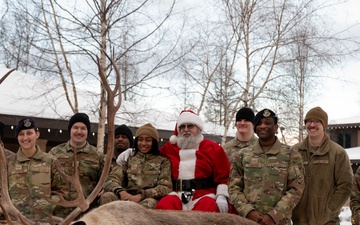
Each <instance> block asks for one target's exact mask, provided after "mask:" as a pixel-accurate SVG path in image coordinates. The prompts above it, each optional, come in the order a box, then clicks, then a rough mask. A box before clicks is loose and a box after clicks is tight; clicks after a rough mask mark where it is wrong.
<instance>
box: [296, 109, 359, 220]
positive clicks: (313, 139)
mask: <svg viewBox="0 0 360 225" xmlns="http://www.w3.org/2000/svg"><path fill="white" fill-rule="evenodd" d="M304 123H305V128H306V132H307V137H306V138H305V139H304V141H302V142H300V143H298V144H296V145H294V147H293V148H294V149H296V150H297V151H298V152H299V153H300V154H301V156H302V159H303V161H304V167H305V190H304V193H303V195H302V197H301V199H300V202H299V204H298V205H297V206H296V207H295V209H294V211H293V216H292V221H293V223H294V224H295V225H303V224H304V225H305V224H316V225H327V224H332V225H333V224H334V225H335V224H340V221H339V214H340V210H341V207H342V206H343V205H344V204H345V203H346V201H347V200H348V199H349V197H350V194H351V186H352V181H353V171H352V168H351V164H350V160H349V157H348V155H347V154H346V151H345V150H344V149H343V148H342V147H341V146H340V145H338V144H337V143H335V142H333V141H332V140H330V137H329V136H328V135H327V134H326V133H325V130H326V128H327V125H328V115H327V113H326V112H325V111H324V110H323V109H322V108H321V107H315V108H312V109H310V110H309V111H308V112H307V113H306V116H305V120H304Z"/></svg>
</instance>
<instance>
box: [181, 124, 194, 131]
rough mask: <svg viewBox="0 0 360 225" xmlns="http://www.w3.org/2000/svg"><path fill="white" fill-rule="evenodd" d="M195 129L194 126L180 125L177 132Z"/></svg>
mask: <svg viewBox="0 0 360 225" xmlns="http://www.w3.org/2000/svg"><path fill="white" fill-rule="evenodd" d="M194 127H195V124H182V125H180V126H179V130H184V129H185V128H188V130H191V129H193V128H194Z"/></svg>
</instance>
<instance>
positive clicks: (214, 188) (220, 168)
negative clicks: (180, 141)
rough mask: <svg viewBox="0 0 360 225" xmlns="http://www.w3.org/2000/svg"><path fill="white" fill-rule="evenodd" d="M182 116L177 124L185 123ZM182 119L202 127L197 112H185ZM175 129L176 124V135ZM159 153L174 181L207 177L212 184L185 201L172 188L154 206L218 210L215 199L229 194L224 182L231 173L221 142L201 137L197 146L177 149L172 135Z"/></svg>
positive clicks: (173, 208)
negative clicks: (167, 162)
mask: <svg viewBox="0 0 360 225" xmlns="http://www.w3.org/2000/svg"><path fill="white" fill-rule="evenodd" d="M181 115H182V114H180V116H179V119H178V123H177V126H178V124H179V125H181V124H183V123H184V121H182V120H181V119H184V118H183V117H181ZM189 116H190V118H189ZM185 122H186V123H192V124H195V125H197V126H198V127H199V128H200V129H201V130H202V128H203V124H202V121H201V120H200V121H199V118H198V116H197V115H196V117H194V118H193V116H192V115H189V114H186V117H185ZM177 131H178V127H177V129H176V130H175V135H177V134H178V132H177ZM160 155H162V156H164V157H167V158H168V159H169V160H170V162H171V175H172V179H173V180H179V179H181V180H191V179H199V178H209V179H211V180H212V183H213V184H214V185H211V187H208V188H204V189H197V190H195V191H194V192H193V193H192V196H191V198H190V200H189V202H187V203H184V202H181V195H182V192H181V191H176V187H173V188H174V191H173V192H171V193H170V194H169V195H168V196H165V197H163V198H162V199H161V200H160V201H159V203H158V204H157V206H156V208H157V209H169V210H180V209H182V210H192V209H194V210H201V211H218V209H217V206H216V202H215V200H216V198H217V196H218V195H223V196H225V197H228V196H229V195H228V186H227V183H228V178H229V173H230V163H229V160H228V158H227V156H226V154H225V151H224V149H223V148H222V147H221V146H220V145H218V144H217V143H215V142H213V141H210V140H202V141H201V142H200V144H199V145H198V147H197V148H196V149H180V148H179V146H178V145H177V144H176V139H174V137H173V136H172V137H171V138H170V141H168V142H167V143H166V144H165V145H164V146H163V147H162V148H160Z"/></svg>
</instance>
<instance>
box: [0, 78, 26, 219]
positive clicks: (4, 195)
mask: <svg viewBox="0 0 360 225" xmlns="http://www.w3.org/2000/svg"><path fill="white" fill-rule="evenodd" d="M9 74H10V73H9ZM0 165H1V166H0V178H1V199H0V207H1V209H2V211H3V213H4V216H5V219H6V221H7V222H8V224H25V225H31V224H32V223H31V222H30V220H28V219H27V218H26V217H25V216H24V215H22V214H21V212H20V211H19V210H18V209H17V208H16V207H15V206H14V205H13V203H12V201H11V199H10V195H9V187H8V176H7V161H6V156H5V150H4V147H3V146H2V145H0ZM10 215H11V216H13V217H14V218H15V219H16V220H15V221H12V220H11V218H10Z"/></svg>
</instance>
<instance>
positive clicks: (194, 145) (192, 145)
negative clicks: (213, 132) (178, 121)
mask: <svg viewBox="0 0 360 225" xmlns="http://www.w3.org/2000/svg"><path fill="white" fill-rule="evenodd" d="M185 134H191V136H190V137H184V135H185ZM202 140H204V136H203V135H202V134H201V133H200V132H199V133H198V134H197V135H194V134H192V133H190V132H187V133H183V134H182V135H180V134H179V135H178V139H177V145H178V146H179V148H180V149H198V147H199V144H200V142H201V141H202Z"/></svg>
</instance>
